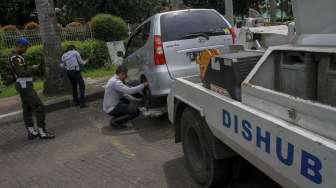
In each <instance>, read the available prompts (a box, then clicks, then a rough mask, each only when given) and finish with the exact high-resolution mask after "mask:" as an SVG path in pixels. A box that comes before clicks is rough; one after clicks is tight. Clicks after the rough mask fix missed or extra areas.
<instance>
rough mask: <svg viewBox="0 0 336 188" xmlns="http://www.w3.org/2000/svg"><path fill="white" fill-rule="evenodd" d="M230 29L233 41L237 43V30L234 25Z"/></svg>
mask: <svg viewBox="0 0 336 188" xmlns="http://www.w3.org/2000/svg"><path fill="white" fill-rule="evenodd" d="M229 30H230V34H231V36H232V42H233V44H235V43H236V38H237V34H236V31H235V29H234V28H233V27H231V28H229Z"/></svg>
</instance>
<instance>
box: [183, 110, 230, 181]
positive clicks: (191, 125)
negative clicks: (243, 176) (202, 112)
mask: <svg viewBox="0 0 336 188" xmlns="http://www.w3.org/2000/svg"><path fill="white" fill-rule="evenodd" d="M198 114H199V113H198V112H197V111H195V110H193V109H191V108H186V109H185V110H184V111H183V113H182V118H181V129H182V130H181V131H182V146H183V151H184V156H185V159H186V163H187V168H188V170H189V171H190V173H191V176H192V177H193V179H194V180H195V181H196V182H197V183H199V184H200V185H202V186H205V187H214V186H218V185H221V184H222V183H226V182H228V181H230V180H231V179H232V175H233V173H232V172H233V164H232V162H231V161H230V160H227V159H221V160H219V159H215V158H214V156H213V153H212V152H211V151H209V147H208V145H207V141H206V137H205V135H204V134H203V133H204V131H202V123H203V120H202V118H201V117H200V116H199V115H198Z"/></svg>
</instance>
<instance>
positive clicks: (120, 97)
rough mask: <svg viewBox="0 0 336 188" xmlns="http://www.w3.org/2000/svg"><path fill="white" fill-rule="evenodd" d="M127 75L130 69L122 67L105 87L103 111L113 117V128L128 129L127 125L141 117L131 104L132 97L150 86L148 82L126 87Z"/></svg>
mask: <svg viewBox="0 0 336 188" xmlns="http://www.w3.org/2000/svg"><path fill="white" fill-rule="evenodd" d="M127 73H128V69H127V68H126V67H125V66H123V65H120V66H119V67H118V68H117V70H116V74H115V75H114V76H113V77H112V78H111V79H110V80H109V81H108V82H107V84H106V87H105V94H104V102H103V109H104V111H105V112H106V113H107V114H109V115H111V116H113V117H112V118H111V126H112V127H114V128H118V129H122V128H126V127H127V126H126V125H125V123H127V122H128V121H130V120H132V119H134V118H136V117H138V116H139V115H140V110H139V109H138V108H137V107H136V105H134V104H133V103H131V102H130V100H129V99H130V98H132V97H131V96H130V95H132V94H136V93H139V92H141V91H142V90H143V89H144V88H145V87H147V85H148V83H147V82H146V83H143V84H140V85H138V86H136V87H129V86H127V85H125V84H124V82H125V80H126V78H127Z"/></svg>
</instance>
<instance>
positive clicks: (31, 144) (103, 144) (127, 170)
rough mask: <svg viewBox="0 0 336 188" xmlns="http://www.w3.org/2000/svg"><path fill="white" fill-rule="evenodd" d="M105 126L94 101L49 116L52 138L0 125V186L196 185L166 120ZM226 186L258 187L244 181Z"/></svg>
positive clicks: (178, 187)
mask: <svg viewBox="0 0 336 188" xmlns="http://www.w3.org/2000/svg"><path fill="white" fill-rule="evenodd" d="M108 122H109V117H108V116H106V115H105V114H104V113H103V112H102V109H101V102H100V101H98V102H94V103H91V104H90V105H89V107H88V108H86V109H83V110H80V109H78V108H69V109H65V110H60V111H56V112H53V113H51V114H48V116H47V123H48V127H49V130H51V131H53V132H55V133H56V135H57V138H56V139H55V140H49V141H41V140H38V139H36V140H33V141H27V140H26V137H25V132H24V128H23V123H22V122H21V123H13V124H6V125H4V124H2V125H0V187H1V188H7V187H34V188H39V187H41V188H42V187H43V188H44V187H99V188H101V187H113V188H119V187H120V188H124V187H126V188H133V187H146V188H147V187H153V188H159V187H160V188H161V187H163V188H198V187H199V186H198V185H197V184H195V183H194V181H193V180H192V178H191V177H190V175H189V173H188V172H187V170H186V168H185V161H184V158H183V152H182V150H181V145H180V144H175V143H174V132H173V129H172V125H171V124H170V123H169V121H168V120H167V118H166V117H163V118H160V119H146V118H139V119H137V120H135V121H133V122H132V125H131V126H130V127H129V128H128V129H126V130H122V131H120V130H115V129H111V128H110V127H108ZM256 174H257V176H258V177H259V179H262V180H265V179H267V178H266V177H264V176H262V175H258V173H256ZM253 179H255V178H253ZM257 179H258V178H257ZM253 181H254V180H253ZM227 187H230V188H234V187H237V188H238V187H246V188H252V187H260V186H258V185H257V184H255V183H254V182H251V181H250V180H245V179H244V178H243V180H242V181H240V182H239V181H238V182H236V183H233V184H231V185H228V186H227ZM268 187H269V186H268Z"/></svg>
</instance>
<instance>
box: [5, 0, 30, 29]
mask: <svg viewBox="0 0 336 188" xmlns="http://www.w3.org/2000/svg"><path fill="white" fill-rule="evenodd" d="M34 10H35V2H34V0H1V1H0V15H1V18H0V24H1V25H7V24H16V25H23V24H24V23H27V22H28V21H31V19H32V17H31V14H32V13H33V12H34Z"/></svg>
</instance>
